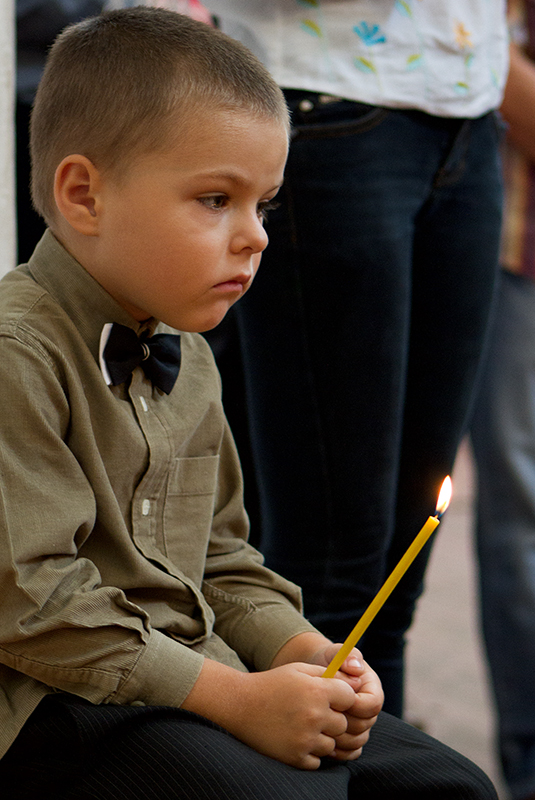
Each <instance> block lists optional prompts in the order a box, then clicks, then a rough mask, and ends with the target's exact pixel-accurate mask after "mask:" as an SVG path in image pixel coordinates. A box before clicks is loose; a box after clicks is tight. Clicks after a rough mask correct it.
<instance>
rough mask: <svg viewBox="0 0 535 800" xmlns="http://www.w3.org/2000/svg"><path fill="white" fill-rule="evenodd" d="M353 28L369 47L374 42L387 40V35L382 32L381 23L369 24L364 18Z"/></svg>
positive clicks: (379, 42) (378, 42)
mask: <svg viewBox="0 0 535 800" xmlns="http://www.w3.org/2000/svg"><path fill="white" fill-rule="evenodd" d="M353 30H354V31H355V33H356V34H357V36H358V37H359V38H360V39H362V41H363V42H364V44H365V45H367V46H368V47H370V46H371V45H372V44H381V43H382V42H386V36H385V35H384V34H383V33H381V29H380V27H379V25H368V23H367V22H365V21H364V20H363V21H362V22H361V23H359V24H358V25H355V27H354V28H353Z"/></svg>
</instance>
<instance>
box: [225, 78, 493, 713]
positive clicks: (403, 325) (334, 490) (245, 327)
mask: <svg viewBox="0 0 535 800" xmlns="http://www.w3.org/2000/svg"><path fill="white" fill-rule="evenodd" d="M287 94H288V100H289V103H290V105H291V107H292V109H293V111H294V115H293V123H294V126H295V136H294V139H293V142H292V145H291V149H290V158H289V161H288V166H287V170H286V176H285V184H284V187H283V189H282V191H281V195H282V198H281V199H282V205H281V208H280V209H278V210H277V211H275V212H273V214H272V216H270V219H269V222H268V225H267V228H268V234H269V238H270V243H269V246H268V248H267V250H266V252H265V254H264V257H263V262H262V266H261V268H260V271H259V273H258V276H257V278H256V280H255V284H254V286H253V288H252V289H251V290H250V292H249V293H248V294H247V296H246V297H245V298H244V300H243V301H240V303H239V304H238V305H237V307H236V314H237V318H238V324H239V330H240V336H241V343H242V350H243V358H244V370H245V379H246V388H247V399H248V412H249V423H250V435H251V442H252V450H253V456H254V462H255V471H256V478H257V481H258V486H259V492H260V504H261V515H262V538H261V543H260V549H261V550H262V551H263V552H264V554H265V556H266V560H267V564H268V565H269V566H270V567H272V568H273V569H275V570H277V571H279V572H281V573H282V574H283V575H285V576H287V577H288V578H290V579H291V580H293V581H295V582H296V583H298V584H300V585H301V586H302V587H303V592H304V601H305V613H306V615H307V616H308V617H309V618H310V619H311V620H312V622H313V623H314V624H315V625H317V626H318V627H319V628H320V629H321V630H322V631H323V632H324V633H325V634H326V635H328V636H329V637H331V638H332V639H334V640H335V641H343V640H344V639H345V637H346V636H347V634H348V633H349V631H350V630H351V629H352V627H353V625H354V624H355V623H356V621H357V620H358V618H359V616H360V615H361V613H362V612H363V610H364V609H365V608H366V606H367V605H368V603H369V601H370V600H371V599H372V597H373V596H374V594H375V592H376V591H377V589H378V588H379V586H380V585H381V584H382V582H383V580H384V579H385V577H386V576H387V574H388V573H389V572H390V570H391V569H392V568H393V567H394V566H395V564H396V563H397V561H398V559H399V558H400V556H401V555H402V554H403V552H404V551H405V549H406V548H407V546H408V545H409V544H410V542H411V541H412V539H413V538H414V537H415V536H416V534H417V533H418V531H419V530H420V528H421V526H422V525H423V523H424V522H425V520H426V518H427V516H428V515H429V514H431V513H433V512H434V508H435V502H436V499H437V494H438V489H439V486H440V484H441V482H442V479H443V478H444V476H445V475H446V474H448V473H450V472H451V469H452V465H453V461H454V458H455V454H456V451H457V447H458V444H459V441H460V439H461V437H462V435H463V433H464V431H465V423H466V419H467V413H468V411H469V407H470V403H471V400H472V395H473V392H474V385H475V383H476V377H477V374H478V369H479V363H480V355H481V351H482V348H483V344H484V340H485V337H486V333H487V326H488V318H489V310H490V308H491V304H492V299H493V294H494V286H495V277H496V271H497V253H498V241H499V235H500V220H501V177H500V165H499V157H498V142H499V138H500V133H499V124H498V123H497V120H496V117H495V115H494V114H489V115H487V116H485V117H483V118H481V119H476V120H458V119H438V118H434V117H430V116H428V115H426V114H423V113H420V112H414V111H397V110H396V111H388V110H384V109H378V108H373V107H371V106H365V105H362V104H357V103H350V102H345V101H342V102H335V103H327V104H321V103H320V102H319V99H318V98H317V96H316V95H313V94H310V93H304V92H294V91H291V92H288V93H287ZM303 99H307V100H309V101H310V102H309V103H308V108H310V105H312V106H313V107H312V109H311V110H308V111H306V110H305V111H301V110H299V104H301V106H302V100H303ZM306 105H307V104H305V106H306ZM246 480H247V475H246ZM439 531H440V529H439ZM438 535H440V533H438ZM425 562H426V554H425V553H424V554H422V556H421V557H420V558H419V560H418V562H417V563H415V564H414V565H413V566H412V568H411V570H410V571H409V573H408V574H407V575H406V576H405V578H404V579H403V581H402V582H401V583H400V585H399V587H398V588H397V589H396V591H395V593H394V594H393V596H392V598H391V600H390V601H389V602H388V604H387V605H386V606H385V608H384V609H383V611H382V612H381V613H380V615H379V616H378V617H377V618H376V620H375V622H374V623H373V625H372V626H371V627H370V629H369V631H368V634H367V635H366V637H365V639H364V640H363V642H362V643H361V646H362V649H363V651H364V655H365V657H366V658H367V659H368V661H369V662H370V663H371V664H372V665H373V666H374V667H375V669H377V671H378V672H379V674H380V676H381V678H382V680H383V683H384V686H385V691H386V705H385V708H386V709H387V710H389V711H391V712H392V713H394V714H398V715H399V714H400V713H401V708H402V672H403V644H404V634H405V631H406V630H407V628H408V627H409V625H410V622H411V618H412V614H413V609H414V605H415V601H416V599H417V597H418V595H419V594H420V592H421V589H422V578H423V574H424V569H425ZM452 646H453V647H454V646H455V642H452Z"/></svg>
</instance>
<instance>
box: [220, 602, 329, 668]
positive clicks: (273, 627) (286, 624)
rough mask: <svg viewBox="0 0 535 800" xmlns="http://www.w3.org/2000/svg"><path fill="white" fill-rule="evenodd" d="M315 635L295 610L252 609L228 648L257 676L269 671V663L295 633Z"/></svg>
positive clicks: (276, 607)
mask: <svg viewBox="0 0 535 800" xmlns="http://www.w3.org/2000/svg"><path fill="white" fill-rule="evenodd" d="M309 632H312V633H318V630H317V628H315V627H314V626H313V625H312V624H311V623H310V622H308V620H306V619H305V618H304V617H303V616H302V614H301V613H300V612H299V611H297V609H294V608H292V607H291V606H289V605H283V604H277V605H265V606H261V607H256V608H255V609H254V611H251V612H250V613H249V614H247V615H246V616H245V618H243V619H242V620H241V621H240V623H239V625H236V626H234V628H233V631H232V647H233V649H234V650H236V652H237V653H238V655H239V656H240V658H241V659H242V661H245V663H246V664H252V665H254V668H255V669H256V670H258V671H259V672H261V671H263V670H266V669H269V668H270V666H271V664H272V663H273V659H274V658H275V656H276V655H277V653H278V652H279V650H280V649H281V647H283V645H285V644H286V642H288V641H290V639H293V637H294V636H297V635H298V634H299V633H309Z"/></svg>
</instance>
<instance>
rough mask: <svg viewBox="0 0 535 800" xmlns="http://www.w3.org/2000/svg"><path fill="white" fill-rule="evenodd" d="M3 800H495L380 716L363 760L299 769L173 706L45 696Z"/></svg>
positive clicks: (408, 731)
mask: <svg viewBox="0 0 535 800" xmlns="http://www.w3.org/2000/svg"><path fill="white" fill-rule="evenodd" d="M8 786H11V787H14V788H13V789H12V790H9V791H8V794H5V797H6V800H47V799H48V798H51V799H52V798H53V800H156V799H157V800H346V798H355V800H357V798H358V800H372V798H373V800H427V798H429V800H431V798H432V800H446V799H447V800H452V799H453V798H459V799H460V800H496V793H495V791H494V788H493V786H492V784H491V782H490V781H489V779H488V778H487V776H486V775H485V774H484V773H483V772H482V771H481V770H480V769H479V768H478V767H476V766H475V765H474V764H472V762H470V761H468V760H467V759H466V758H464V757H463V756H461V755H459V754H458V753H456V752H455V751H454V750H451V749H450V748H448V747H446V746H445V745H443V744H440V743H439V742H437V741H435V740H434V739H432V738H431V737H429V736H427V735H426V734H424V733H422V732H421V731H419V730H416V729H415V728H413V727H411V726H410V725H407V724H406V723H404V722H402V721H400V720H398V719H396V718H395V717H391V716H389V715H388V714H380V716H379V720H378V722H377V724H376V725H375V727H374V728H373V731H372V734H371V737H370V741H369V742H368V744H367V745H366V746H365V748H364V751H363V754H362V756H361V757H360V758H359V759H358V760H357V761H354V762H351V763H347V764H341V763H339V762H334V761H330V760H329V759H325V760H324V763H323V764H322V766H321V767H320V769H318V770H316V771H311V772H309V771H307V770H298V769H295V768H294V767H290V766H287V765H286V764H281V763H280V762H278V761H274V760H273V759H271V758H268V757H267V756H264V755H261V754H260V753H257V752H256V751H255V750H252V749H251V748H249V747H248V746H247V745H245V744H243V743H242V742H240V741H238V740H237V739H235V738H234V737H233V736H231V735H230V734H229V733H228V732H227V731H225V730H223V729H222V728H219V727H218V726H216V725H214V724H213V723H211V722H209V721H208V720H205V719H203V718H202V717H198V716H197V715H195V714H191V713H189V712H187V711H182V710H181V709H175V708H168V707H163V706H160V707H131V706H111V705H107V706H94V705H91V704H89V703H86V702H85V701H83V700H80V699H78V698H75V697H72V696H70V695H50V696H48V697H46V698H45V699H44V700H43V701H42V702H41V704H40V706H39V707H38V708H37V709H36V711H35V712H34V713H33V715H32V716H31V717H30V719H29V720H28V722H27V723H26V726H25V727H24V729H23V730H22V732H21V733H20V734H19V736H18V738H17V740H16V741H15V743H14V744H13V745H12V747H11V749H10V750H9V751H8V753H7V755H6V756H4V758H3V759H2V760H1V761H0V787H3V788H2V790H1V791H2V796H4V790H5V788H6V787H8Z"/></svg>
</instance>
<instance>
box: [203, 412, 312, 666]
mask: <svg viewBox="0 0 535 800" xmlns="http://www.w3.org/2000/svg"><path fill="white" fill-rule="evenodd" d="M247 533H248V520H247V515H246V513H245V511H244V507H243V492H242V477H241V469H240V465H239V459H238V455H237V452H236V448H235V445H234V441H233V439H232V435H231V433H230V430H229V428H228V426H227V427H226V431H225V435H224V438H223V443H222V447H221V455H220V472H219V485H218V496H217V499H216V507H215V513H214V520H213V526H212V536H211V539H210V545H209V549H208V556H207V560H206V567H205V573H204V574H205V580H204V583H203V593H204V595H205V597H206V599H207V601H208V602H209V603H210V605H211V607H212V608H213V610H214V612H215V620H216V621H215V625H214V631H215V632H216V633H217V634H218V635H219V636H221V638H222V639H224V641H225V642H226V643H227V644H228V645H229V646H230V647H232V648H233V649H234V650H235V651H236V653H237V654H238V655H239V657H240V658H241V659H242V661H243V662H244V663H246V664H247V665H248V666H249V667H250V668H253V669H256V670H264V669H268V668H269V667H270V665H271V663H272V661H273V659H274V657H275V655H276V654H277V653H278V651H279V650H280V648H281V647H282V646H283V645H284V644H285V643H286V642H287V641H288V640H289V639H291V638H292V637H293V636H296V635H297V634H298V633H304V632H306V631H316V628H314V627H313V626H312V625H311V624H310V623H309V622H308V621H307V620H306V619H305V618H304V617H303V615H302V613H301V612H302V602H301V590H300V589H299V587H298V586H296V585H295V584H294V583H291V582H290V581H287V580H285V579H284V578H282V577H281V576H280V575H277V574H276V573H274V572H272V571H271V570H269V569H267V567H265V566H264V564H263V557H262V555H261V554H260V553H259V552H258V551H257V550H255V549H254V548H253V547H251V546H250V545H249V544H247V543H246V537H247Z"/></svg>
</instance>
